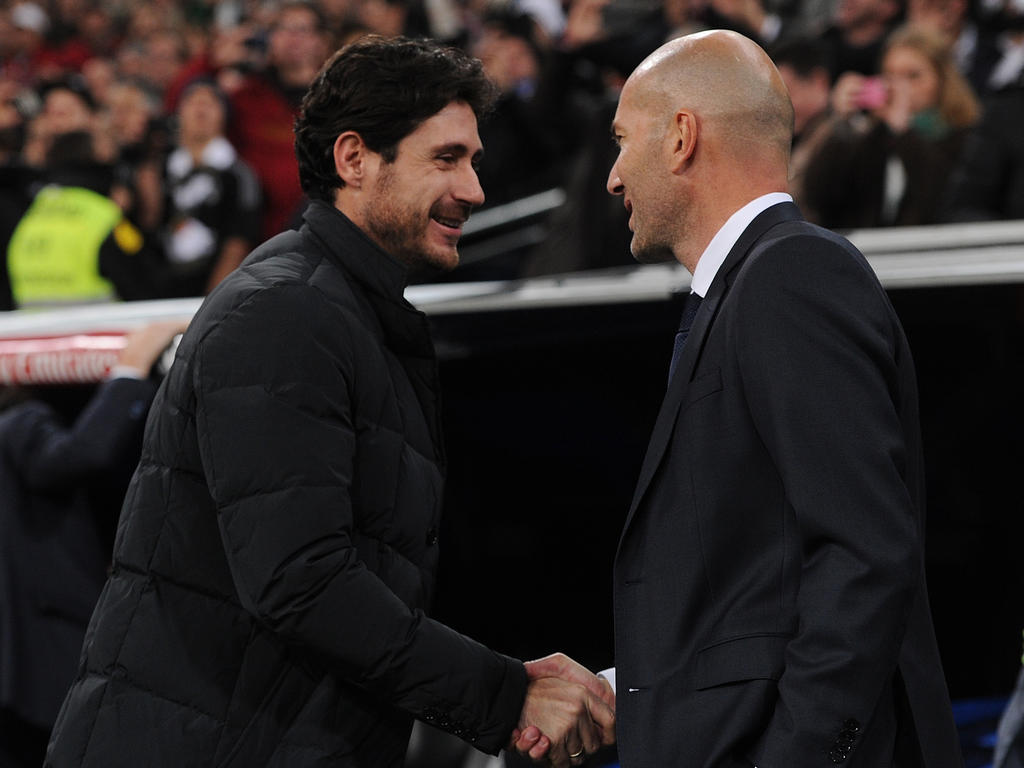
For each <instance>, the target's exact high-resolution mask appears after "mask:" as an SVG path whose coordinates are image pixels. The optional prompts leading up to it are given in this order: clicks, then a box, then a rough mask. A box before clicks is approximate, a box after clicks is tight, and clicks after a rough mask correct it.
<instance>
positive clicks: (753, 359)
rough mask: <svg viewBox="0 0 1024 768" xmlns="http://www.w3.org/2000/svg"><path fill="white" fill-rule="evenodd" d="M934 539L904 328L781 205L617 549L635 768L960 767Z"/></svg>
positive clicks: (648, 464)
mask: <svg viewBox="0 0 1024 768" xmlns="http://www.w3.org/2000/svg"><path fill="white" fill-rule="evenodd" d="M923 528H924V484H923V466H922V458H921V445H920V439H919V426H918V414H917V391H916V382H915V376H914V366H913V362H912V360H911V356H910V349H909V348H908V346H907V341H906V338H905V337H904V334H903V331H902V329H901V326H900V323H899V320H898V319H897V317H896V315H895V313H894V311H893V309H892V306H891V305H890V303H889V301H888V298H887V296H886V294H885V292H884V290H883V289H882V287H881V285H880V284H879V282H878V280H877V279H876V277H875V275H874V273H873V272H872V270H871V268H870V267H869V266H868V264H867V262H866V261H865V260H864V258H863V256H861V254H860V253H858V252H857V251H856V249H855V248H854V247H853V246H852V245H851V244H850V243H848V242H847V241H846V240H844V239H842V238H840V237H838V236H836V235H834V234H832V233H830V232H827V231H825V230H822V229H819V228H817V227H815V226H813V225H811V224H808V223H807V222H805V221H803V220H802V218H801V217H800V215H799V212H798V210H797V208H796V206H794V205H792V204H789V203H786V204H781V205H776V206H773V207H772V208H769V209H768V210H767V211H765V212H764V213H762V214H761V215H760V216H758V217H757V218H756V219H755V220H754V222H753V223H752V224H751V225H750V226H749V227H748V228H747V230H746V231H745V232H744V233H743V235H742V236H741V237H740V239H739V241H738V242H737V244H736V246H735V247H734V248H733V250H732V251H731V253H730V254H729V256H728V258H727V259H726V261H725V263H724V264H723V265H722V268H721V269H720V271H719V273H718V275H717V276H716V277H715V279H714V281H713V283H712V285H711V287H710V289H709V291H708V295H707V296H706V297H705V300H704V301H703V303H702V305H701V307H700V310H699V312H698V313H697V316H696V318H695V320H694V324H693V328H692V330H691V334H690V337H689V340H688V342H687V345H686V348H685V349H684V352H683V355H682V357H681V359H680V363H679V366H678V368H677V370H676V373H675V375H674V377H673V379H672V381H671V382H670V384H669V388H668V392H667V394H666V396H665V400H664V402H663V404H662V407H661V412H660V413H659V415H658V418H657V422H656V424H655V427H654V432H653V435H652V437H651V441H650V445H649V447H648V452H647V456H646V458H645V459H644V463H643V467H642V469H641V474H640V479H639V484H638V487H637V489H636V493H635V496H634V499H633V504H632V507H631V509H630V512H629V516H628V519H627V521H626V524H625V529H624V531H623V534H622V538H621V541H620V544H619V551H618V555H617V558H616V562H615V573H614V578H615V584H614V598H615V645H616V648H615V653H616V668H617V670H616V672H617V682H618V686H617V688H618V706H617V711H618V739H619V754H620V756H621V759H622V765H623V768H671V767H672V766H679V767H680V768H711V766H727V767H729V768H733V767H738V766H744V768H749V766H751V765H755V764H756V765H757V766H759V768H803V767H804V766H806V767H807V768H810V767H811V766H819V767H822V768H823V767H824V766H832V765H836V764H840V765H845V766H851V768H852V767H853V766H857V767H858V768H883V767H885V766H890V765H898V766H900V767H901V768H903V766H928V768H945V767H946V766H960V765H961V759H960V757H959V746H958V744H957V738H956V731H955V727H954V723H953V719H952V714H951V711H950V705H949V697H948V693H947V690H946V685H945V682H944V678H943V672H942V667H941V665H940V661H939V657H938V652H937V649H936V643H935V637H934V631H933V629H932V624H931V619H930V613H929V608H928V602H927V595H926V590H925V577H924V565H923V555H922V541H923V536H924V531H923ZM894 751H895V752H896V754H897V755H898V760H895V761H894V758H893V754H894Z"/></svg>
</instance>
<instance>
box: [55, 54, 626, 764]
mask: <svg viewBox="0 0 1024 768" xmlns="http://www.w3.org/2000/svg"><path fill="white" fill-rule="evenodd" d="M489 98H490V88H489V85H488V83H487V81H486V79H485V78H484V77H483V75H482V74H481V70H480V66H479V63H478V62H476V61H474V60H472V59H469V58H468V57H465V56H464V55H463V54H460V53H457V52H455V51H450V50H446V49H442V48H439V47H437V46H435V45H433V44H431V43H426V42H413V41H409V40H403V39H397V40H391V41H386V40H383V39H380V38H370V39H367V40H366V41H364V42H360V43H356V44H353V45H351V46H349V47H347V48H344V49H342V50H341V51H339V52H338V53H337V54H335V56H334V57H333V58H332V59H331V60H330V61H329V62H328V63H327V64H326V65H325V67H324V69H323V70H322V71H321V73H320V75H319V76H318V78H317V80H316V81H315V82H314V84H313V85H312V86H311V88H310V91H309V93H308V94H307V96H306V99H305V100H304V103H303V107H302V113H301V115H300V117H299V119H298V121H297V122H296V152H297V154H298V157H299V167H300V177H301V179H302V183H303V188H304V189H305V191H306V193H307V194H308V195H309V197H310V198H311V200H312V202H311V204H310V206H309V208H308V210H307V212H306V215H305V225H304V226H303V227H302V229H301V230H300V231H297V232H286V233H284V234H281V235H278V236H277V237H275V238H273V239H271V240H270V241H268V242H267V243H265V244H264V245H262V246H261V247H260V248H258V249H257V250H256V251H254V252H253V253H252V254H250V256H249V257H248V259H247V260H246V261H245V262H244V264H243V265H242V266H241V267H240V268H239V269H238V270H236V271H235V272H234V273H233V274H231V275H230V276H229V277H228V278H227V279H226V280H225V281H224V282H223V283H221V285H220V286H218V288H217V289H216V290H215V291H214V292H213V293H212V294H211V295H210V296H209V297H208V299H207V300H206V302H205V303H204V304H203V306H202V308H201V309H200V310H199V312H198V313H197V315H196V316H195V318H194V319H193V321H192V323H191V326H190V328H189V330H188V332H187V333H186V334H185V337H184V338H183V340H182V342H181V344H180V345H179V347H178V352H177V357H176V360H175V363H174V365H173V367H172V368H171V370H170V372H169V373H168V376H167V378H166V380H165V382H164V384H163V386H162V387H161V389H160V391H159V393H158V394H157V398H156V401H155V402H154V405H153V408H152V412H151V416H150V419H149V422H148V424H147V429H146V437H145V445H144V448H143V455H142V460H141V462H140V464H139V466H138V469H137V470H136V473H135V476H134V478H133V480H132V484H131V487H130V489H129V491H128V495H127V498H126V500H125V504H124V508H123V511H122V514H121V519H120V523H119V527H118V533H117V542H116V544H115V553H114V567H113V571H112V574H111V576H110V579H109V580H108V582H107V584H106V586H105V588H104V591H103V594H102V596H101V597H100V600H99V603H98V605H97V608H96V610H95V612H94V614H93V618H92V622H91V624H90V627H89V632H88V635H87V637H86V642H85V648H84V651H83V656H82V662H81V667H80V670H79V673H78V677H77V680H76V682H75V683H74V685H73V686H72V688H71V690H70V692H69V693H68V696H67V698H66V699H65V702H64V706H63V708H62V710H61V714H60V715H59V717H58V721H57V725H56V727H55V729H54V734H53V738H52V740H51V743H50V748H49V753H48V757H47V765H50V766H54V768H57V767H61V768H63V767H64V766H81V767H82V768H117V766H133V767H137V766H151V767H154V768H155V767H158V766H166V767H167V768H172V767H173V768H190V767H192V766H196V767H197V768H198V767H199V766H203V767H205V766H237V767H238V768H256V767H257V766H279V767H281V768H284V767H285V766H287V767H288V768H296V767H300V768H301V767H304V766H332V767H334V766H337V767H338V768H342V767H345V768H348V767H351V768H357V767H359V768H363V767H370V766H373V767H374V768H377V767H378V766H399V765H401V763H402V760H403V756H404V753H405V750H406V744H407V741H408V737H409V732H410V728H411V722H412V719H413V717H418V718H421V719H423V720H424V721H426V722H428V723H431V724H433V725H435V726H438V727H440V728H442V729H445V730H448V731H450V732H452V733H454V734H456V735H457V736H460V737H462V738H463V739H465V740H467V741H469V742H471V743H473V744H474V745H475V746H476V747H477V748H479V749H481V750H483V751H486V752H490V753H496V752H498V750H499V749H500V748H502V747H505V746H508V745H509V744H510V743H511V737H512V736H513V735H520V734H521V735H520V740H519V741H518V742H516V746H517V747H518V748H519V749H520V750H521V751H527V750H528V749H529V748H531V747H539V751H543V750H544V749H547V748H548V746H550V756H552V757H553V758H554V763H555V764H556V765H567V764H569V763H570V761H571V763H572V764H574V765H578V764H579V763H580V761H581V760H582V759H583V758H584V757H585V752H589V751H593V750H596V749H597V748H599V747H600V746H601V744H602V743H609V742H610V741H611V739H612V738H613V737H612V730H613V724H614V723H613V721H614V715H613V712H612V709H611V706H613V705H614V699H613V698H612V696H611V694H610V691H609V690H608V689H607V688H606V687H604V684H603V683H602V682H600V681H598V679H597V678H596V677H593V676H590V677H589V678H586V677H584V678H582V679H584V680H585V681H586V684H585V685H579V684H573V683H570V682H567V681H565V680H562V679H561V678H556V677H540V676H539V672H532V673H531V670H530V665H529V664H527V665H526V666H525V667H524V664H523V663H522V662H519V661H516V660H514V659H511V658H508V657H505V656H503V655H501V654H499V653H496V652H493V651H491V650H489V649H487V648H485V647H483V646H482V645H480V644H478V643H476V642H474V641H472V640H470V639H469V638H466V637H464V636H462V635H460V634H458V633H457V632H455V631H453V630H451V629H449V628H447V627H445V626H443V625H441V624H439V623H437V622H435V621H433V620H431V619H430V618H428V617H427V616H426V615H425V614H424V609H425V608H426V606H427V605H428V604H429V602H430V598H431V591H432V587H433V583H434V575H435V571H436V567H437V533H436V532H437V530H438V524H439V516H440V512H441V509H440V507H441V497H442V483H443V477H444V455H443V450H442V443H441V434H440V419H439V410H438V400H437V398H438V386H437V370H436V362H435V358H434V352H433V347H432V344H431V340H430V336H429V332H428V327H427V320H426V318H425V316H424V315H423V314H422V313H420V312H418V311H416V310H415V309H414V308H413V307H412V306H411V305H409V304H408V303H407V302H406V301H405V300H404V299H403V297H402V293H403V289H404V287H405V281H406V272H407V269H408V268H409V267H411V266H417V265H422V264H427V265H431V266H435V267H448V268H451V267H453V266H455V264H456V263H457V261H458V254H457V251H456V245H457V242H458V239H459V235H460V234H461V227H462V224H463V223H464V221H465V220H466V218H467V217H468V215H469V212H470V210H471V209H472V208H473V207H474V206H476V205H479V204H480V203H481V202H482V201H483V192H482V190H481V189H480V185H479V183H478V181H477V177H476V172H475V164H476V162H477V161H478V159H479V156H480V154H481V146H480V140H479V137H478V134H477V128H476V121H477V116H478V115H479V114H480V113H481V112H482V111H483V110H484V109H485V108H486V106H487V104H488V101H489ZM566 665H567V668H568V667H572V669H571V671H572V676H574V677H575V678H576V679H577V680H580V679H581V677H580V676H581V675H582V674H583V673H582V672H581V670H580V669H579V668H578V665H575V666H573V665H571V664H570V663H569V662H568V660H566ZM587 674H589V673H587ZM541 733H543V735H541Z"/></svg>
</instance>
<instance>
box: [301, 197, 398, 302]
mask: <svg viewBox="0 0 1024 768" xmlns="http://www.w3.org/2000/svg"><path fill="white" fill-rule="evenodd" d="M302 217H303V219H305V221H306V226H305V227H304V229H306V230H307V231H308V232H309V233H310V234H312V235H313V236H314V237H316V238H317V239H318V240H319V241H320V244H321V246H322V247H323V248H324V250H325V251H327V252H328V253H329V254H330V255H331V257H332V258H333V259H335V260H337V261H340V262H341V263H342V265H343V266H344V267H345V270H346V271H347V272H348V273H349V274H350V275H351V276H352V277H353V278H354V279H355V280H356V281H358V282H359V283H360V284H361V285H362V286H363V287H364V288H365V289H367V290H368V291H370V292H371V293H374V294H377V295H378V296H383V297H385V298H389V299H392V300H395V301H400V300H401V299H402V296H403V294H404V293H405V286H406V284H407V283H408V279H409V270H408V268H406V266H405V265H404V264H402V262H400V261H399V260H398V259H396V258H395V257H393V256H392V255H391V254H389V253H388V252H387V251H385V250H384V249H383V248H381V247H380V246H379V245H377V244H376V243H375V242H374V241H373V240H371V239H370V238H369V236H368V235H367V234H366V233H365V232H363V230H361V229H360V228H359V227H357V226H356V225H355V224H353V223H352V221H351V219H349V218H348V217H347V216H346V215H345V214H343V213H342V212H341V211H339V210H338V209H337V208H335V207H334V206H333V205H331V204H330V203H327V202H324V201H323V200H313V201H311V202H310V204H309V205H308V206H307V207H306V211H305V212H304V213H303V215H302Z"/></svg>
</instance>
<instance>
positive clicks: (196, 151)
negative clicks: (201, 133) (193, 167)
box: [181, 137, 213, 165]
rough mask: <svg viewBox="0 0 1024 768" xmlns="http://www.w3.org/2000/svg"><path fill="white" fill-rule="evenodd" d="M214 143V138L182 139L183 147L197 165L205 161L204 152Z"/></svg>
mask: <svg viewBox="0 0 1024 768" xmlns="http://www.w3.org/2000/svg"><path fill="white" fill-rule="evenodd" d="M211 141H213V137H210V138H182V140H181V146H182V147H183V148H184V149H185V151H186V152H188V154H189V156H190V157H191V158H192V162H194V163H196V164H197V165H198V164H199V163H200V161H201V160H202V159H203V151H204V150H205V149H206V147H207V145H209V143H210V142H211Z"/></svg>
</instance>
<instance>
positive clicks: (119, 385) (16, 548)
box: [0, 322, 184, 768]
mask: <svg viewBox="0 0 1024 768" xmlns="http://www.w3.org/2000/svg"><path fill="white" fill-rule="evenodd" d="M183 329H184V324H182V323H177V322H169V323H164V322H160V323H153V324H151V325H148V326H146V327H144V328H142V329H140V330H139V331H138V332H135V333H133V334H131V335H130V336H129V338H128V342H127V344H126V346H125V348H124V349H123V350H122V352H121V354H120V356H119V365H118V366H117V368H115V369H114V371H113V373H112V375H111V377H110V378H109V379H108V380H107V381H105V382H103V383H101V384H100V385H99V386H98V388H97V389H96V390H95V392H93V393H91V394H90V395H89V400H88V402H87V403H86V405H85V407H84V409H81V411H80V412H77V413H75V412H74V411H75V410H76V409H75V408H73V407H72V406H73V404H74V403H76V402H78V401H79V400H80V399H81V398H80V397H77V396H72V395H69V394H68V393H67V392H65V391H63V390H62V389H60V390H58V391H51V390H50V388H48V390H47V391H46V392H42V391H40V392H32V393H30V396H29V398H28V399H25V400H21V401H20V402H18V403H17V404H16V405H11V406H10V407H9V408H7V409H6V410H5V411H4V412H3V413H2V414H0V765H3V766H4V768H13V767H14V766H32V768H38V766H39V765H40V764H41V763H42V761H43V756H44V754H45V751H46V741H47V738H48V736H49V733H50V728H51V727H52V725H53V722H54V720H55V718H56V717H57V710H58V709H59V708H60V704H61V702H62V701H63V699H64V694H65V693H67V689H68V686H69V685H71V681H72V680H73V679H74V677H75V670H76V668H77V666H78V659H79V656H80V653H81V649H82V640H83V639H84V637H85V629H86V625H87V624H88V622H89V616H90V614H91V613H92V609H93V606H94V605H95V603H96V599H97V598H98V597H99V594H100V590H101V588H102V587H103V582H104V580H105V579H106V576H107V566H108V564H109V562H110V552H111V548H112V546H113V538H114V536H113V534H114V526H115V524H116V522H117V512H118V510H119V509H120V505H121V500H122V498H123V496H124V491H125V488H126V487H127V485H128V479H129V477H130V476H131V472H132V469H133V468H134V466H135V464H136V462H137V461H138V458H139V448H140V446H141V441H142V427H143V424H144V423H145V418H146V413H147V412H148V409H149V404H150V402H151V401H152V399H153V395H154V393H155V392H156V382H155V380H153V379H151V378H149V373H150V369H151V368H152V366H153V364H154V362H156V360H157V358H158V357H159V356H160V354H161V353H162V352H163V351H164V349H165V348H166V347H167V345H168V343H169V342H170V341H171V338H172V337H173V336H174V335H175V334H177V333H179V332H180V331H182V330H183ZM67 411H71V412H72V413H70V419H69V415H68V414H67V413H66V412H67Z"/></svg>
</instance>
